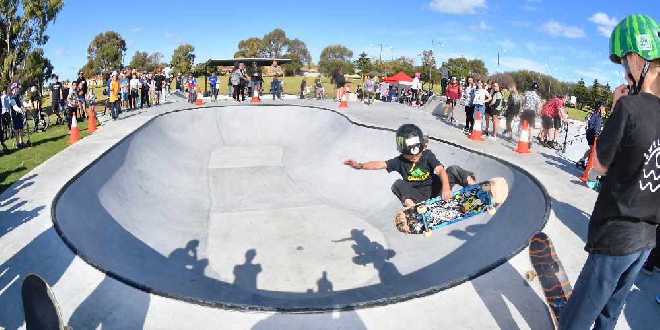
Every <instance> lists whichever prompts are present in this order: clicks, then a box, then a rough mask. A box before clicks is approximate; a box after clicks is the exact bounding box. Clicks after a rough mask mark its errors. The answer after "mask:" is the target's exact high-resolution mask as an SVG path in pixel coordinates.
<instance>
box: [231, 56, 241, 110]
mask: <svg viewBox="0 0 660 330" xmlns="http://www.w3.org/2000/svg"><path fill="white" fill-rule="evenodd" d="M241 79H242V76H241V69H240V67H239V65H238V63H234V70H233V71H232V72H231V75H230V76H229V84H230V86H231V87H233V89H234V90H233V95H232V98H233V99H234V101H236V102H238V101H239V100H240V99H239V98H238V97H239V96H238V95H239V88H240V85H241Z"/></svg>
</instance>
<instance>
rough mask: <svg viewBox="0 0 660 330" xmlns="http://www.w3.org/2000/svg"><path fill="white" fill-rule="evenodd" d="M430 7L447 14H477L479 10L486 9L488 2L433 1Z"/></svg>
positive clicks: (472, 0)
mask: <svg viewBox="0 0 660 330" xmlns="http://www.w3.org/2000/svg"><path fill="white" fill-rule="evenodd" d="M429 7H430V8H431V10H433V11H437V12H441V13H445V14H457V15H466V14H476V13H477V10H478V9H485V8H486V7H487V6H486V0H432V1H431V3H430V4H429Z"/></svg>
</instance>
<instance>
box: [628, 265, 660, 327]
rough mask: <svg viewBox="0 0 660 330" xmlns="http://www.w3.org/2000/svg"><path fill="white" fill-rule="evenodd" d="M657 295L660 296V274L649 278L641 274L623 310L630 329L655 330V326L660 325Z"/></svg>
mask: <svg viewBox="0 0 660 330" xmlns="http://www.w3.org/2000/svg"><path fill="white" fill-rule="evenodd" d="M657 295H660V273H658V272H654V273H653V275H652V276H647V275H646V274H644V273H642V272H640V273H639V275H638V276H637V280H636V281H635V286H634V287H633V289H632V290H631V291H630V293H629V294H628V297H627V298H626V305H625V306H624V310H623V315H624V316H625V318H626V321H627V322H628V326H629V327H630V329H654V328H655V327H654V326H653V325H654V324H655V325H656V326H657V325H658V324H660V313H658V308H659V306H660V305H658V303H657V302H656V301H655V296H657Z"/></svg>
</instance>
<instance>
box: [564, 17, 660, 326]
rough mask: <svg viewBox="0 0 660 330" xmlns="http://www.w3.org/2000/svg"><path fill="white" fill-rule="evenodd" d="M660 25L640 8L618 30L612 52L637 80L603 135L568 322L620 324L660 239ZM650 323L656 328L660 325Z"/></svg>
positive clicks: (620, 96)
mask: <svg viewBox="0 0 660 330" xmlns="http://www.w3.org/2000/svg"><path fill="white" fill-rule="evenodd" d="M659 33H660V25H659V24H658V23H657V22H655V21H654V20H653V19H651V18H650V17H648V16H645V15H638V14H635V15H630V16H628V17H626V18H624V19H623V20H622V21H621V22H619V24H617V25H616V27H615V28H614V30H613V31H612V35H611V38H610V53H609V54H610V60H611V61H612V62H614V63H615V64H621V65H622V69H624V70H625V74H626V80H627V82H628V83H629V84H630V85H621V86H619V87H617V88H616V89H615V90H614V96H613V104H614V108H613V110H612V112H611V114H610V117H609V118H608V120H607V122H606V123H605V126H604V127H603V131H602V133H601V134H600V137H599V139H598V143H596V153H595V155H594V157H593V163H594V169H595V170H596V171H597V172H598V173H601V174H603V175H605V176H604V178H603V180H602V186H601V189H600V192H599V193H598V199H597V200H596V205H594V209H593V212H592V213H591V218H590V220H589V231H588V234H587V243H586V246H585V250H586V251H587V252H588V253H589V256H588V258H587V260H586V262H585V264H584V267H583V268H582V271H581V272H580V275H579V276H578V279H577V282H576V283H575V286H574V287H573V293H572V295H571V297H570V298H569V300H568V302H567V303H566V307H565V308H564V310H562V312H561V317H560V318H559V326H560V328H561V329H589V328H591V326H592V325H594V328H595V329H614V328H615V326H616V322H617V320H618V319H619V316H620V315H621V311H622V310H623V306H624V303H625V301H626V298H627V296H628V293H629V292H630V289H631V288H632V286H633V284H634V283H635V280H636V278H637V275H638V274H639V271H640V269H641V268H642V265H643V263H644V261H645V260H647V257H648V256H649V253H650V250H651V249H652V248H653V247H654V245H655V243H656V228H657V226H658V224H659V223H660V212H658V210H659V208H658V205H660V191H658V190H659V188H660V182H658V180H657V178H656V177H655V173H656V171H657V170H658V164H657V162H656V161H657V159H658V158H657V156H658V151H660V150H659V149H658V141H659V140H660V130H659V129H658V127H660V116H659V115H658V110H659V105H660V81H659V79H660V52H659V50H660V35H659ZM651 174H653V175H651ZM655 289H656V290H657V287H656V288H655ZM654 312H655V311H654ZM645 324H646V325H648V326H649V329H652V328H655V327H657V326H658V324H656V325H655V326H653V324H651V323H650V321H647V323H645Z"/></svg>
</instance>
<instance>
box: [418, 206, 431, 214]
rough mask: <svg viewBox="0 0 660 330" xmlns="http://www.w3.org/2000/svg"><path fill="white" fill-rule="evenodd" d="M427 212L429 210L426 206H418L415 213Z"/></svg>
mask: <svg viewBox="0 0 660 330" xmlns="http://www.w3.org/2000/svg"><path fill="white" fill-rule="evenodd" d="M428 210H429V208H428V207H427V206H426V205H420V206H418V207H417V213H418V214H422V213H426V211H428Z"/></svg>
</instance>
